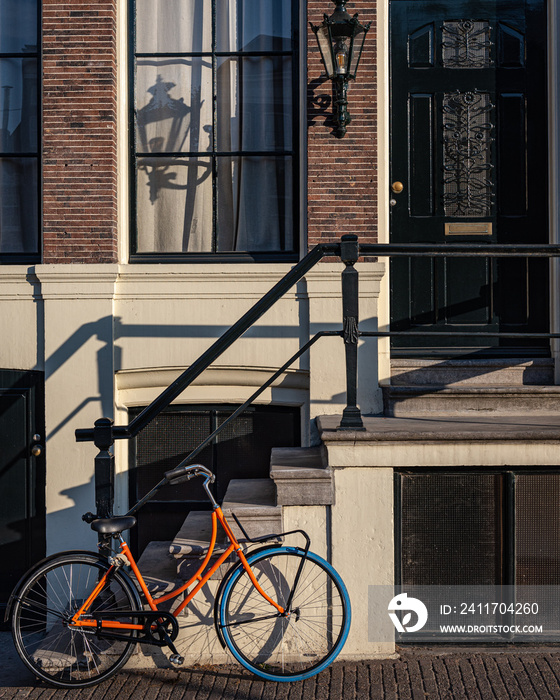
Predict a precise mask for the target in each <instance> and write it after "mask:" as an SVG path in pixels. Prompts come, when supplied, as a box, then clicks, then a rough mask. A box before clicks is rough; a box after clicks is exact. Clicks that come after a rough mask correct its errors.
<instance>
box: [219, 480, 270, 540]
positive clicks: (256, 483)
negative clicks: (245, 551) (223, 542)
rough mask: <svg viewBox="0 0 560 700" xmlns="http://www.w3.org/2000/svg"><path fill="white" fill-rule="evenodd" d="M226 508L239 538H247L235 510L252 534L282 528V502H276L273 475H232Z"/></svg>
mask: <svg viewBox="0 0 560 700" xmlns="http://www.w3.org/2000/svg"><path fill="white" fill-rule="evenodd" d="M222 510H223V511H224V515H225V516H226V518H227V519H228V522H229V524H230V525H231V528H232V530H233V532H234V534H235V536H236V537H237V538H238V539H243V537H244V536H243V533H242V532H241V531H240V530H239V528H238V526H237V524H236V522H235V520H234V519H233V517H232V516H231V514H232V513H235V515H236V516H237V517H238V518H239V521H240V522H241V525H242V526H243V528H244V529H245V531H246V532H247V534H248V535H249V537H250V538H254V537H263V536H264V535H270V534H275V533H277V532H282V506H280V505H276V487H275V485H274V482H273V481H272V480H271V479H232V480H231V481H230V482H229V486H228V488H227V491H226V495H225V498H224V502H223V503H222Z"/></svg>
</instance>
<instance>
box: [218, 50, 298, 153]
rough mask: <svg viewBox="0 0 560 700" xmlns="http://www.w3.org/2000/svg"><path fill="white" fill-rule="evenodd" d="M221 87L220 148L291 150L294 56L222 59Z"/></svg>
mask: <svg viewBox="0 0 560 700" xmlns="http://www.w3.org/2000/svg"><path fill="white" fill-rule="evenodd" d="M217 86H218V125H217V129H218V150H220V151H239V150H247V151H248V150H251V151H269V150H270V151H273V150H291V148H292V61H291V58H289V57H283V56H282V57H280V56H276V57H271V56H259V57H250V58H222V59H220V60H219V62H218V74H217Z"/></svg>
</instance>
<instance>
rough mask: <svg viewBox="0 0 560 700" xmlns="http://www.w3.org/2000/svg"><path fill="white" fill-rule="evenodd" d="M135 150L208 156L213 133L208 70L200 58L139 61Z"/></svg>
mask: <svg viewBox="0 0 560 700" xmlns="http://www.w3.org/2000/svg"><path fill="white" fill-rule="evenodd" d="M136 76H137V77H136V89H137V99H136V102H137V112H136V139H137V143H136V150H137V151H138V152H142V153H161V152H167V153H173V152H178V151H184V152H189V151H191V152H192V151H208V150H210V146H211V132H212V64H211V61H210V60H207V59H202V58H169V59H145V58H143V59H139V60H138V66H137V69H136Z"/></svg>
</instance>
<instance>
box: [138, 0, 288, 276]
mask: <svg viewBox="0 0 560 700" xmlns="http://www.w3.org/2000/svg"><path fill="white" fill-rule="evenodd" d="M211 11H212V34H213V36H212V42H211V50H210V51H192V52H176V51H175V52H171V53H148V52H146V53H139V52H137V51H136V36H137V32H136V1H135V0H129V18H130V27H131V34H132V40H131V41H130V42H129V44H130V53H129V188H130V189H129V191H130V196H129V200H130V201H129V204H130V218H129V221H130V228H129V230H130V240H129V260H130V262H132V263H185V262H188V263H222V262H232V263H253V262H257V263H259V262H275V263H286V262H297V261H298V260H299V248H300V207H301V202H300V196H301V195H300V193H301V178H302V173H301V157H300V155H301V146H300V128H299V119H298V116H299V114H300V112H301V89H300V87H301V86H300V81H301V66H300V60H301V57H300V50H301V47H300V32H301V27H300V11H299V3H298V2H297V1H296V0H291V18H292V38H291V48H290V49H289V50H282V51H272V50H271V51H217V50H216V27H215V16H216V0H211ZM251 56H255V57H260V56H263V57H267V56H270V57H275V56H277V57H279V58H281V57H283V56H289V57H291V59H292V73H291V78H292V119H291V124H292V148H291V149H290V150H286V149H285V150H277V151H267V152H261V151H246V150H240V151H227V152H226V151H223V152H222V151H220V150H218V148H217V145H216V129H215V128H213V135H214V138H213V139H212V147H211V150H209V151H207V152H202V151H201V152H196V153H195V152H184V153H171V152H170V153H165V154H164V156H165V157H168V158H173V157H181V158H185V159H186V158H190V157H199V158H208V159H209V160H210V161H211V163H212V192H213V194H212V200H213V204H212V209H213V214H212V247H213V248H214V250H215V249H216V219H217V205H216V197H217V180H216V171H217V168H216V163H217V159H218V158H219V157H221V156H222V157H223V156H231V157H236V156H260V155H272V156H274V157H278V158H281V157H291V159H292V225H293V229H292V230H293V250H291V251H255V252H246V251H239V252H237V251H219V252H218V251H216V252H210V251H208V252H187V251H183V252H169V253H164V252H160V251H159V252H150V253H147V252H142V253H138V252H137V244H138V220H137V209H138V207H137V189H136V188H137V172H138V169H137V161H138V159H139V158H141V157H142V156H141V155H139V153H141V152H140V151H137V143H136V141H137V135H136V122H135V111H136V97H137V94H136V62H137V60H138V59H141V58H153V59H156V58H162V59H165V58H170V57H178V58H200V57H204V58H208V59H210V60H211V62H212V79H213V80H212V82H213V94H212V97H213V100H214V103H215V102H216V80H215V77H216V70H217V65H218V62H219V60H220V59H221V58H224V57H232V58H243V57H251ZM212 125H213V127H215V125H216V107H215V105H214V108H213V110H212ZM144 157H145V156H144Z"/></svg>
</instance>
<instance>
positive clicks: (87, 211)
mask: <svg viewBox="0 0 560 700" xmlns="http://www.w3.org/2000/svg"><path fill="white" fill-rule="evenodd" d="M116 98H117V93H116V2H115V0H99V1H98V2H96V3H93V2H82V1H81V0H72V2H67V3H61V2H56V1H55V0H44V2H43V260H44V262H46V263H57V262H77V263H99V262H113V261H115V260H116V259H117V258H116V256H117V140H116V139H117V133H116V109H117V103H116Z"/></svg>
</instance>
